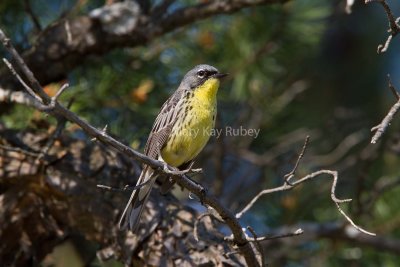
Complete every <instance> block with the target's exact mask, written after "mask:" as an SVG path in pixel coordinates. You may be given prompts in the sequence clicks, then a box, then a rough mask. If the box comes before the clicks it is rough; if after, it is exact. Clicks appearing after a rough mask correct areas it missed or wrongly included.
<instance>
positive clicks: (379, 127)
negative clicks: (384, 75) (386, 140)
mask: <svg viewBox="0 0 400 267" xmlns="http://www.w3.org/2000/svg"><path fill="white" fill-rule="evenodd" d="M388 87H389V89H390V90H391V91H392V93H393V94H394V96H395V97H396V98H397V102H396V103H395V104H394V105H393V106H392V107H391V108H390V110H389V112H388V113H387V115H386V116H385V118H383V120H382V122H381V123H379V124H378V125H377V126H375V127H372V128H371V132H373V131H375V134H374V136H373V137H372V139H371V143H372V144H376V142H378V140H379V138H381V136H382V135H383V133H384V132H385V131H386V129H387V127H389V125H390V123H391V122H392V120H393V117H394V115H395V114H396V113H397V111H398V110H399V108H400V96H399V93H398V91H397V90H396V88H395V87H394V86H393V84H392V81H391V80H390V76H389V75H388Z"/></svg>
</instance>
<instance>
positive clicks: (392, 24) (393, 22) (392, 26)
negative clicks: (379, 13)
mask: <svg viewBox="0 0 400 267" xmlns="http://www.w3.org/2000/svg"><path fill="white" fill-rule="evenodd" d="M371 2H378V3H380V4H381V5H382V7H383V8H384V9H385V12H386V15H387V18H388V21H389V30H388V33H389V34H390V35H389V36H388V38H387V39H386V42H385V44H384V45H382V44H380V45H379V46H378V49H377V52H378V54H381V53H385V52H386V51H387V50H388V48H389V45H390V42H391V41H392V39H393V37H395V36H396V35H397V34H398V33H399V32H400V25H399V21H400V17H399V18H397V19H395V17H394V15H393V13H392V10H391V9H390V7H389V5H388V3H387V2H386V0H365V4H369V3H371Z"/></svg>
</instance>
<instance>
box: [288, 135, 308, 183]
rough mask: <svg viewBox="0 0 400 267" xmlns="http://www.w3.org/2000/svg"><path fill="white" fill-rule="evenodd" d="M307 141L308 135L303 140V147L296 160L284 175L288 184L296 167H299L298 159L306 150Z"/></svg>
mask: <svg viewBox="0 0 400 267" xmlns="http://www.w3.org/2000/svg"><path fill="white" fill-rule="evenodd" d="M309 141H310V136H309V135H307V136H306V139H305V140H304V145H303V148H302V149H301V152H300V154H299V156H298V158H297V160H296V163H295V164H294V167H293V169H292V171H291V172H289V173H288V174H286V175H285V176H284V179H285V183H287V184H290V179H292V178H293V177H294V175H295V174H296V171H297V168H298V167H299V163H300V160H301V159H302V158H303V157H304V153H305V152H306V149H307V146H308V142H309Z"/></svg>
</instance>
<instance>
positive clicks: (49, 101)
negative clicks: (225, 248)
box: [0, 29, 259, 266]
mask: <svg viewBox="0 0 400 267" xmlns="http://www.w3.org/2000/svg"><path fill="white" fill-rule="evenodd" d="M0 42H1V43H2V44H3V45H4V47H5V48H6V49H7V51H8V52H10V53H11V55H12V56H13V58H14V59H15V61H16V64H17V65H18V67H19V68H20V69H21V71H22V73H23V74H24V76H26V78H27V79H28V81H29V83H30V84H31V85H32V87H31V90H32V92H34V94H36V95H37V97H40V99H41V100H42V102H43V105H44V106H45V107H46V109H45V112H47V113H48V114H50V115H52V116H56V117H57V116H61V117H63V118H65V119H67V120H68V121H71V122H74V123H76V124H78V125H79V126H80V127H81V128H82V129H83V130H84V131H85V132H86V134H88V135H89V136H91V137H92V138H96V140H98V141H100V142H102V143H103V144H105V145H107V146H109V147H112V148H114V149H116V150H117V151H118V152H120V153H122V154H124V155H126V156H128V157H129V158H131V159H134V160H139V161H140V162H142V163H144V164H147V165H149V166H150V167H152V168H153V169H154V170H156V171H158V172H161V173H162V172H164V168H165V166H166V165H165V163H163V162H161V161H158V160H155V159H152V158H150V157H147V156H145V155H143V154H141V153H139V152H137V151H135V150H133V149H132V148H130V147H128V146H126V145H124V144H122V143H121V142H119V141H117V140H116V139H114V138H112V137H111V136H109V135H108V134H107V133H106V131H103V130H98V129H96V128H95V127H93V126H91V125H90V124H88V123H87V122H85V121H84V120H82V119H80V118H79V117H78V116H77V115H76V114H75V113H73V112H71V111H70V110H68V109H67V108H65V107H64V106H62V105H61V104H60V103H58V101H57V98H58V97H59V96H60V95H61V93H62V91H63V90H64V89H65V88H66V87H63V88H61V89H60V91H59V92H58V93H57V94H56V96H55V97H53V98H50V97H49V96H48V95H47V94H46V93H45V92H44V90H43V88H42V87H41V86H40V84H39V82H38V81H37V80H36V78H35V77H34V75H33V73H32V72H31V71H30V69H29V68H28V67H27V66H26V64H25V62H24V60H23V59H22V58H21V56H20V55H19V54H18V52H17V51H16V50H15V48H14V47H13V46H12V44H11V42H10V40H9V39H8V38H7V37H6V36H5V34H4V33H3V31H2V30H1V29H0ZM167 167H168V169H170V170H171V171H174V168H172V167H170V166H167ZM164 173H165V172H164ZM172 179H173V180H174V181H175V182H176V183H177V184H178V185H180V186H182V187H184V188H186V189H187V190H188V191H190V192H191V193H194V194H195V195H197V196H198V197H199V198H200V200H201V202H202V203H203V204H205V205H207V206H210V207H212V208H213V209H214V210H215V211H217V212H218V214H219V216H220V217H221V218H222V219H223V220H224V221H225V223H226V224H227V226H228V227H229V228H230V230H231V231H232V234H233V236H234V243H235V244H236V245H237V247H238V249H239V251H240V253H241V254H242V255H243V256H244V258H245V260H246V263H247V265H248V266H259V264H258V262H257V258H256V256H255V253H254V250H253V248H252V246H251V244H250V243H249V242H248V241H247V239H246V235H245V234H244V232H243V230H242V228H241V226H240V224H239V222H238V220H237V219H236V218H235V216H234V215H233V213H232V212H230V211H229V210H228V209H226V208H225V207H224V206H223V205H222V204H221V202H220V201H219V200H218V199H217V198H215V197H214V196H212V195H210V194H209V193H207V192H206V191H205V190H204V188H203V187H202V186H200V185H199V184H197V183H194V182H193V181H192V180H191V179H190V178H188V177H187V176H186V175H184V174H179V175H175V174H174V175H172Z"/></svg>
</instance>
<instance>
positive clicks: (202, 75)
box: [197, 70, 206, 78]
mask: <svg viewBox="0 0 400 267" xmlns="http://www.w3.org/2000/svg"><path fill="white" fill-rule="evenodd" d="M205 75H206V72H205V71H204V70H199V71H198V72H197V76H199V78H204V76H205Z"/></svg>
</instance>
